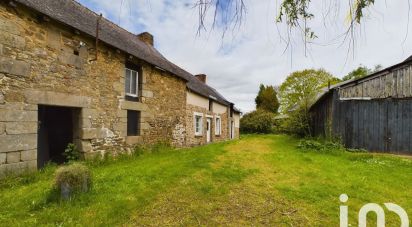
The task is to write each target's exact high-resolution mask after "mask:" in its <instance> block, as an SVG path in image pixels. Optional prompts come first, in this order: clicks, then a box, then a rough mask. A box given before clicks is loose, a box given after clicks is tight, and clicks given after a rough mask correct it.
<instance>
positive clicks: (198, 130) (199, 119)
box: [194, 113, 203, 136]
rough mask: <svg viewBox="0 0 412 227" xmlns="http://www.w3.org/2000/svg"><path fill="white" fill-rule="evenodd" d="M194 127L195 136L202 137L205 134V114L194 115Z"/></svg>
mask: <svg viewBox="0 0 412 227" xmlns="http://www.w3.org/2000/svg"><path fill="white" fill-rule="evenodd" d="M194 127H195V136H201V135H202V134H203V114H201V113H195V114H194Z"/></svg>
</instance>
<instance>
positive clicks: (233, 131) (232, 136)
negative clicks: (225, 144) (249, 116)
mask: <svg viewBox="0 0 412 227" xmlns="http://www.w3.org/2000/svg"><path fill="white" fill-rule="evenodd" d="M234 138H235V122H234V121H233V120H232V121H230V139H234Z"/></svg>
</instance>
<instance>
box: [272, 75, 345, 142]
mask: <svg viewBox="0 0 412 227" xmlns="http://www.w3.org/2000/svg"><path fill="white" fill-rule="evenodd" d="M339 81H340V80H339V79H338V78H335V77H333V76H332V75H331V74H330V73H328V72H326V71H325V70H323V69H319V70H314V69H306V70H303V71H297V72H294V73H292V74H290V75H289V76H288V77H287V78H286V80H285V81H284V82H283V83H282V85H280V89H279V95H280V101H281V107H282V108H281V109H282V111H283V112H284V113H285V114H287V115H288V116H289V117H288V118H287V119H286V121H285V122H284V125H283V127H282V128H284V129H285V131H287V132H290V133H292V134H295V135H298V136H308V135H310V134H311V130H310V124H309V122H310V116H309V107H310V105H311V104H312V103H313V102H314V101H315V99H316V97H317V96H318V94H319V93H320V92H321V90H322V88H324V87H327V86H328V85H332V84H335V83H337V82H339Z"/></svg>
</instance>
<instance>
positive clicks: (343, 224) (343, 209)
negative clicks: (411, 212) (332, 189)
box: [339, 194, 409, 227]
mask: <svg viewBox="0 0 412 227" xmlns="http://www.w3.org/2000/svg"><path fill="white" fill-rule="evenodd" d="M348 199H349V198H348V196H347V195H346V194H342V195H340V197H339V200H340V201H341V202H342V203H346V202H347V201H348ZM384 205H385V207H386V209H388V210H389V211H392V212H394V213H396V214H397V215H398V216H399V217H400V219H401V227H409V218H408V214H407V213H406V212H405V210H404V209H403V208H402V207H400V206H398V205H396V204H394V203H384ZM369 212H375V213H376V217H377V221H376V223H377V226H378V227H384V226H385V211H384V210H383V208H382V207H381V206H379V205H378V204H376V203H368V204H366V205H364V206H363V207H362V208H361V209H360V210H359V227H366V216H367V215H368V213H369ZM348 224H349V223H348V206H340V227H348Z"/></svg>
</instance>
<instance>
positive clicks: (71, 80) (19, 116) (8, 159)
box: [0, 3, 186, 173]
mask: <svg viewBox="0 0 412 227" xmlns="http://www.w3.org/2000/svg"><path fill="white" fill-rule="evenodd" d="M94 43H95V40H94V39H93V38H92V37H89V36H87V35H84V34H83V33H82V32H80V31H76V30H74V29H71V28H68V27H67V26H63V25H61V24H59V23H57V22H54V21H53V20H43V19H42V17H41V15H37V14H36V13H34V12H31V11H29V10H28V9H23V8H16V9H15V8H13V9H12V8H9V6H6V4H4V3H0V173H2V172H6V171H9V170H10V171H13V172H15V171H17V170H26V169H35V168H36V166H37V164H36V159H37V127H38V123H39V122H38V105H52V106H65V107H74V108H76V109H78V110H79V111H78V112H77V116H75V119H74V121H73V124H74V125H73V126H74V128H75V132H74V138H73V139H74V142H75V143H76V144H77V146H78V148H79V149H80V150H81V151H83V152H85V155H86V157H87V156H94V155H99V154H101V153H104V152H106V151H119V152H122V151H125V148H126V149H127V146H125V145H129V146H133V144H136V143H143V142H144V143H156V142H157V141H160V140H161V141H167V142H170V143H172V144H174V145H176V146H183V145H184V141H185V130H184V129H185V127H186V121H185V114H186V111H185V105H186V84H185V81H183V80H181V79H178V78H177V77H174V76H172V75H170V74H169V73H166V72H163V71H161V70H159V69H157V68H155V67H153V66H151V65H149V64H147V63H145V62H142V61H139V60H138V59H135V58H133V57H131V56H129V55H127V54H125V53H123V52H121V51H119V50H116V49H114V48H111V47H109V46H106V45H105V44H104V43H102V42H100V44H99V46H98V51H97V59H96V48H95V44H94ZM126 59H128V60H130V61H134V62H135V63H136V64H139V65H140V66H141V67H142V72H143V82H142V87H143V90H142V97H141V98H140V101H139V102H132V101H126V100H125V92H124V83H125V79H124V68H125V62H126ZM128 109H130V110H139V111H141V136H135V137H127V136H126V133H127V110H128Z"/></svg>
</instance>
